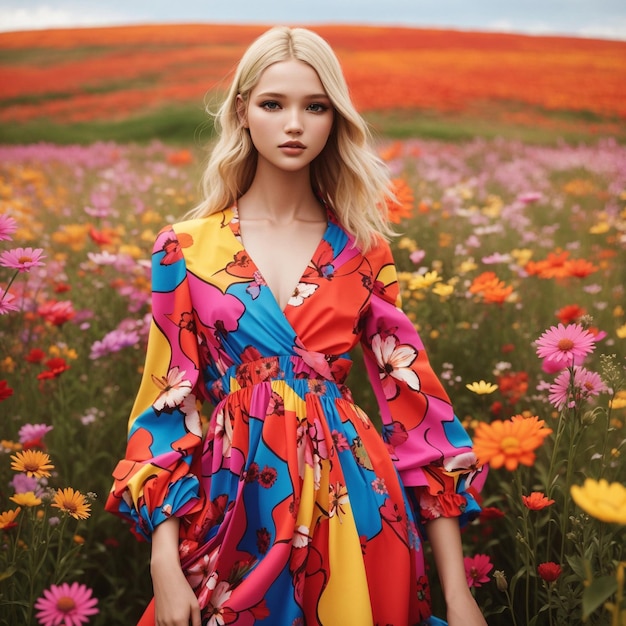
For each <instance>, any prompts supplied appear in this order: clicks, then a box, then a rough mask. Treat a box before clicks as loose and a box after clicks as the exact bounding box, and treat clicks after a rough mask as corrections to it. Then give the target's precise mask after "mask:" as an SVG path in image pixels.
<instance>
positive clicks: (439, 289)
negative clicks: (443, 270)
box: [432, 283, 454, 298]
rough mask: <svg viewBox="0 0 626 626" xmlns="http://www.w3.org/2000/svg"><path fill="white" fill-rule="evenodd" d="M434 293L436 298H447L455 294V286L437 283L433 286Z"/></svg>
mask: <svg viewBox="0 0 626 626" xmlns="http://www.w3.org/2000/svg"><path fill="white" fill-rule="evenodd" d="M432 292H433V293H434V294H435V295H436V296H440V297H441V298H447V297H448V296H451V295H452V294H453V293H454V285H450V284H448V283H446V284H444V283H437V284H436V285H434V286H433V288H432Z"/></svg>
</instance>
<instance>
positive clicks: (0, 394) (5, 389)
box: [0, 380, 13, 402]
mask: <svg viewBox="0 0 626 626" xmlns="http://www.w3.org/2000/svg"><path fill="white" fill-rule="evenodd" d="M12 395H13V389H12V388H11V387H9V384H8V383H7V381H6V380H0V402H2V401H3V400H6V399H7V398H10V397H11V396H12Z"/></svg>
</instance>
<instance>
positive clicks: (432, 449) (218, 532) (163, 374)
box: [107, 208, 480, 626]
mask: <svg viewBox="0 0 626 626" xmlns="http://www.w3.org/2000/svg"><path fill="white" fill-rule="evenodd" d="M152 283H153V299H152V307H153V322H152V326H151V330H150V337H149V342H148V350H147V357H146V366H145V370H144V374H143V380H142V383H141V387H140V390H139V394H138V397H137V400H136V402H135V405H134V408H133V411H132V415H131V418H130V423H129V431H128V447H127V453H126V458H125V459H124V460H122V461H120V463H119V464H118V465H117V467H116V469H115V471H114V478H115V483H114V486H113V490H112V492H111V494H110V496H109V499H108V502H107V509H108V510H110V511H112V512H115V513H117V514H120V515H122V516H123V517H125V518H127V519H130V520H131V521H132V525H133V529H134V531H135V532H136V533H137V534H138V535H139V536H142V537H145V538H149V537H150V534H151V532H152V531H153V529H154V528H155V527H156V526H157V525H158V524H159V523H161V522H163V521H164V520H166V519H167V518H168V517H170V516H172V515H175V516H177V517H178V518H180V522H181V523H180V558H181V564H182V567H183V570H184V572H185V574H186V576H187V578H188V580H189V582H190V584H191V586H192V587H193V589H194V590H195V592H196V594H197V596H198V599H199V602H200V606H201V607H202V615H203V624H208V625H210V626H217V625H222V624H233V623H236V624H240V625H245V626H247V625H251V624H257V623H259V624H267V625H271V626H300V625H305V624H306V625H307V626H314V625H318V624H320V625H323V626H369V625H371V626H374V625H381V626H384V625H393V626H411V625H415V624H420V623H422V622H423V623H426V624H427V623H435V622H434V621H433V622H431V621H430V620H429V617H430V615H431V610H430V601H429V587H428V581H427V578H426V575H425V571H424V559H423V546H422V532H421V531H422V529H421V522H422V521H424V520H427V519H432V518H435V517H438V516H440V515H445V516H460V517H467V516H472V515H475V514H476V513H477V512H478V506H477V505H476V502H475V501H474V499H473V498H472V496H471V495H470V494H468V492H467V489H468V486H469V483H470V481H472V480H473V479H474V478H475V477H476V476H478V477H479V478H480V472H479V471H477V470H476V468H475V457H474V455H473V453H472V450H471V441H470V440H469V438H468V436H467V434H466V433H465V431H464V430H463V428H462V426H461V425H460V423H459V421H458V420H457V419H456V418H455V416H454V414H453V411H452V408H451V406H450V401H449V399H448V397H447V395H446V392H445V391H444V389H443V387H442V385H441V383H440V382H439V380H438V379H437V377H436V376H435V375H434V373H433V371H432V370H431V368H430V365H429V363H428V360H427V357H426V355H425V353H424V349H423V346H422V343H421V341H420V339H419V337H418V335H417V333H416V331H415V328H414V326H413V324H412V323H411V322H410V320H409V319H408V318H407V317H406V316H405V315H404V314H403V313H402V312H401V311H400V309H399V308H397V304H398V285H397V282H396V272H395V267H394V264H393V260H392V256H391V252H390V249H389V246H388V245H387V244H386V243H382V242H381V243H380V244H379V245H377V246H376V247H374V249H372V250H371V251H369V252H368V253H367V254H366V255H364V254H362V253H361V252H360V251H359V249H357V248H356V247H355V246H354V245H353V239H352V237H351V236H349V235H348V234H347V233H346V231H345V230H344V229H343V228H342V227H341V226H340V225H339V224H338V222H337V220H336V218H335V217H334V215H333V213H332V212H331V211H329V212H328V225H327V228H326V232H325V234H324V236H323V238H322V239H321V241H320V243H319V245H318V247H317V250H316V251H315V254H314V256H313V258H312V259H311V261H310V263H309V264H308V267H307V268H306V270H305V271H304V273H303V275H302V277H301V279H300V282H299V284H298V286H297V287H296V288H295V290H294V292H293V295H292V296H291V299H290V300H289V303H288V304H287V306H286V307H285V309H284V310H281V308H280V306H279V304H278V302H277V301H276V299H275V298H274V296H273V294H272V292H271V291H270V289H269V288H268V287H267V285H266V284H265V282H264V280H263V277H262V276H261V274H260V272H259V270H258V268H256V267H255V265H254V260H253V259H251V258H250V256H249V255H248V254H247V252H246V250H245V249H244V247H243V244H242V242H241V238H240V236H239V227H238V219H237V212H236V208H231V209H228V210H225V211H222V212H220V213H217V214H214V215H212V216H210V217H207V218H203V219H199V220H192V221H187V222H183V223H180V224H176V225H174V226H172V227H167V228H165V229H163V230H162V231H161V232H160V234H159V236H158V238H157V240H156V244H155V247H154V251H153V276H152ZM359 342H360V343H361V345H362V349H363V354H364V359H365V363H366V369H367V371H368V374H369V379H370V382H371V384H372V385H373V388H374V391H375V394H376V397H377V399H378V403H379V406H380V418H381V419H382V424H383V427H382V436H381V434H380V432H379V430H378V429H377V428H376V427H375V425H374V424H373V423H372V422H371V421H370V419H369V418H368V416H367V415H365V413H364V412H363V411H362V410H361V409H360V408H359V407H358V406H356V405H355V404H354V403H353V401H352V398H351V395H350V391H349V390H348V389H347V388H346V386H345V384H344V381H345V379H346V376H347V375H348V372H349V369H350V365H351V361H350V357H349V355H348V352H349V351H350V350H351V349H352V348H354V347H355V346H356V345H357V344H358V343H359ZM202 403H204V406H205V407H206V406H207V404H208V405H210V407H211V414H210V417H209V419H208V424H206V423H204V422H206V421H207V420H203V419H201V415H200V412H201V411H202V408H201V407H202ZM476 482H477V483H478V482H480V480H478V481H476ZM149 615H150V613H149V612H147V613H146V616H145V617H144V619H143V620H142V622H141V623H142V624H148V623H150V620H153V618H151V617H150V616H149ZM152 623H153V622H152Z"/></svg>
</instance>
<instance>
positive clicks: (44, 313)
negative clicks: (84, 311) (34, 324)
mask: <svg viewBox="0 0 626 626" xmlns="http://www.w3.org/2000/svg"><path fill="white" fill-rule="evenodd" d="M37 315H40V316H41V317H43V319H44V320H45V321H46V322H48V323H49V324H52V325H53V326H63V324H65V322H69V321H70V320H71V319H72V318H73V317H74V316H75V315H76V311H74V305H73V304H72V303H71V301H70V300H63V301H62V302H59V301H57V300H48V301H47V302H44V303H43V304H42V305H40V306H39V307H38V308H37Z"/></svg>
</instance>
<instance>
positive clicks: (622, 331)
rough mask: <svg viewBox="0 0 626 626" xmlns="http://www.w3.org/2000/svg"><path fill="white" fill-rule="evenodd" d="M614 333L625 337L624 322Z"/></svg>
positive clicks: (622, 337)
mask: <svg viewBox="0 0 626 626" xmlns="http://www.w3.org/2000/svg"><path fill="white" fill-rule="evenodd" d="M615 334H616V335H617V336H618V337H619V338H620V339H626V324H622V325H621V326H620V327H619V328H618V329H617V330H616V331H615Z"/></svg>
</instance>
